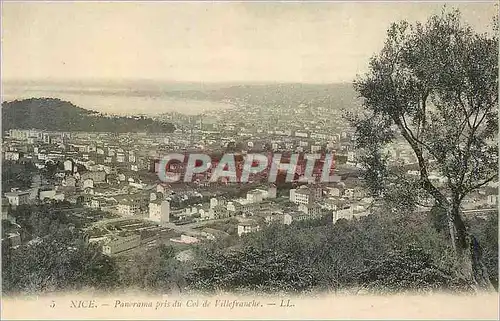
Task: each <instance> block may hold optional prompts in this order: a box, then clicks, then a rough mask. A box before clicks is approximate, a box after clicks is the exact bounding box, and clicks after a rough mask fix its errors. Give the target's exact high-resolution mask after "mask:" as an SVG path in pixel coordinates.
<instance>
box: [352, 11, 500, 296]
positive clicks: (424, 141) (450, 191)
mask: <svg viewBox="0 0 500 321" xmlns="http://www.w3.org/2000/svg"><path fill="white" fill-rule="evenodd" d="M494 29H495V30H494V31H495V32H494V33H491V34H490V33H484V34H478V33H476V32H475V31H474V30H473V29H472V28H471V27H470V26H468V25H467V24H465V23H464V22H463V21H461V17H460V13H459V12H458V11H457V10H455V11H451V12H450V11H447V10H446V9H445V10H443V12H442V13H441V14H438V15H433V16H431V17H430V18H429V19H428V21H427V22H426V23H416V24H409V23H408V22H406V21H402V22H399V23H393V24H392V25H391V26H390V28H389V29H388V32H387V39H386V41H385V45H384V47H383V49H382V50H381V52H380V53H378V54H377V55H375V56H374V57H373V58H372V59H371V60H370V64H369V71H368V72H367V73H366V74H365V75H363V76H360V77H358V79H357V80H356V81H355V82H354V86H355V89H356V90H357V92H358V93H359V96H360V97H361V98H362V100H363V109H362V110H363V111H362V112H361V113H360V114H357V115H352V114H351V115H350V116H349V119H350V121H351V123H352V124H353V125H354V127H355V129H356V137H357V145H358V147H359V148H360V150H361V151H363V153H362V156H361V157H360V162H361V163H362V164H363V165H364V167H365V169H366V171H365V181H366V182H367V185H368V186H369V187H370V189H371V192H372V193H373V195H374V196H378V197H385V198H390V197H392V199H393V200H394V199H396V200H399V201H400V202H401V203H404V205H406V206H417V205H418V204H423V202H425V204H427V205H429V204H433V206H435V207H438V208H440V209H441V212H442V213H444V215H446V221H447V222H448V225H449V234H450V241H451V245H452V246H453V248H454V249H455V252H456V257H457V263H458V264H459V266H460V267H461V271H462V272H463V273H464V275H465V276H466V277H468V278H469V279H470V280H472V281H475V283H476V285H477V286H479V287H483V288H484V287H488V286H489V285H490V283H489V281H488V276H487V273H486V272H485V269H484V267H483V265H482V263H481V254H480V253H481V251H480V248H479V245H478V242H477V240H476V239H475V238H474V236H473V235H471V233H470V232H469V229H468V227H467V223H466V220H465V219H464V216H463V213H462V211H461V205H462V202H463V200H464V198H465V197H467V195H469V194H470V193H471V192H473V191H474V190H477V189H478V188H480V187H482V186H485V185H486V184H488V183H489V182H492V181H494V180H496V179H497V176H498V146H497V131H498V120H497V117H498V115H497V109H498V36H497V33H496V32H497V27H496V26H495V27H494ZM391 144H404V145H406V146H407V148H408V149H409V150H410V151H411V153H412V155H413V156H414V159H415V162H414V163H415V166H416V168H418V175H416V176H409V175H407V174H406V172H405V170H400V168H399V167H398V166H393V165H391V164H392V163H391V162H389V157H388V152H387V147H388V146H390V145H391ZM432 172H437V173H439V174H440V176H442V177H444V178H445V179H444V183H443V184H436V183H435V181H433V180H432V179H431V173H432ZM412 177H413V178H412ZM394 195H396V196H394Z"/></svg>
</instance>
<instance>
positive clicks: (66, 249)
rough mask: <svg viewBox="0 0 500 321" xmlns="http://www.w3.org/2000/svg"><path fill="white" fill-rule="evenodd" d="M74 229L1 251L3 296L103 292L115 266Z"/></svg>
mask: <svg viewBox="0 0 500 321" xmlns="http://www.w3.org/2000/svg"><path fill="white" fill-rule="evenodd" d="M77 234H78V233H77V232H75V230H68V229H66V230H64V229H59V230H57V231H55V233H54V234H52V235H47V236H46V237H43V238H37V239H34V240H32V241H31V242H30V243H28V244H24V245H21V246H20V247H18V248H10V249H8V248H4V249H2V288H3V292H4V293H8V294H15V293H23V294H26V293H39V292H50V291H63V290H70V291H71V290H79V289H82V288H88V287H91V288H95V289H107V288H110V287H112V286H113V285H114V283H115V281H116V276H115V275H116V265H115V264H114V262H113V260H112V259H111V258H109V257H107V256H105V255H103V254H102V252H101V251H100V249H99V248H97V247H96V246H92V245H88V244H86V243H85V242H84V241H83V240H82V239H81V237H80V236H78V235H77Z"/></svg>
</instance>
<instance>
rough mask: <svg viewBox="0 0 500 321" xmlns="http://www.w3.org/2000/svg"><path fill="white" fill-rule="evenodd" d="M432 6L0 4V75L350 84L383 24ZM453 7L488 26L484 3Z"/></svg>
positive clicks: (488, 6) (378, 41) (379, 41)
mask: <svg viewBox="0 0 500 321" xmlns="http://www.w3.org/2000/svg"><path fill="white" fill-rule="evenodd" d="M449 5H450V4H448V6H449ZM442 6H443V3H432V4H429V3H427V4H424V3H397V4H395V3H276V2H275V3H255V2H254V3H242V2H232V3H223V2H216V3H209V2H205V3H200V2H184V3H175V2H135V3H132V2H107V3H94V2H73V3H70V2H67V3H58V2H45V3H40V2H29V3H28V2H25V3H22V2H3V3H2V77H3V78H2V79H4V80H9V79H40V78H48V79H52V80H62V79H124V78H126V79H154V80H173V81H197V82H198V81H202V82H226V81H246V82H248V81H251V82H267V81H272V82H274V81H283V82H313V83H320V82H323V83H324V82H343V81H352V80H353V78H355V76H356V74H357V73H361V72H363V71H365V70H366V67H367V64H368V59H369V58H370V57H371V56H372V55H373V53H374V52H376V51H378V50H380V49H381V47H382V45H383V41H384V39H385V32H386V30H387V28H388V26H389V24H390V23H391V22H392V21H397V20H401V19H407V20H409V21H410V22H414V21H416V20H420V21H425V20H426V18H427V17H428V16H429V15H430V14H432V13H438V12H440V10H441V8H442ZM453 6H454V7H458V8H459V9H460V10H461V11H462V16H463V18H464V20H465V21H466V22H468V23H469V24H471V25H472V26H473V27H474V28H475V29H476V30H477V31H486V30H489V28H490V26H491V21H492V17H493V15H494V13H495V7H494V4H493V3H469V4H463V3H462V4H460V3H455V4H453Z"/></svg>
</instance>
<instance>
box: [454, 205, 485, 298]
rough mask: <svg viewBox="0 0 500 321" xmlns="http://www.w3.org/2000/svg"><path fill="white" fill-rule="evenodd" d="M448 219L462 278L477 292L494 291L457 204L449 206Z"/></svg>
mask: <svg viewBox="0 0 500 321" xmlns="http://www.w3.org/2000/svg"><path fill="white" fill-rule="evenodd" d="M448 219H449V220H450V219H451V222H449V223H451V224H450V236H451V237H452V245H453V247H454V250H455V254H456V255H457V259H458V262H459V264H460V268H461V272H462V274H463V276H464V277H465V278H466V279H467V280H471V281H472V282H473V284H474V287H475V288H476V290H478V291H492V290H494V288H493V285H492V284H491V281H490V278H489V275H488V271H487V269H486V267H485V266H484V264H483V262H482V259H483V258H482V249H481V246H480V244H479V241H478V240H477V239H476V238H475V237H474V236H473V235H471V234H470V233H469V231H468V229H467V226H466V225H465V222H464V220H463V218H462V215H461V213H460V204H459V202H454V203H453V204H451V208H450V210H449V211H448ZM451 225H453V227H451Z"/></svg>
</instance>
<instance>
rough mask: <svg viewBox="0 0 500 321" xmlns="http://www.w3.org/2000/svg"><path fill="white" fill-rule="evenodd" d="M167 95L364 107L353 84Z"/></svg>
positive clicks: (270, 103) (254, 86) (272, 86)
mask: <svg viewBox="0 0 500 321" xmlns="http://www.w3.org/2000/svg"><path fill="white" fill-rule="evenodd" d="M165 94H167V95H170V96H173V97H178V98H188V99H199V100H215V101H232V102H237V101H239V102H245V103H247V104H251V105H267V106H294V107H295V106H298V105H300V104H306V105H309V106H321V107H328V106H330V107H332V108H338V109H347V110H350V109H353V108H358V107H359V106H360V105H361V101H360V100H359V99H358V94H357V93H356V91H355V90H354V88H353V86H352V84H350V83H339V84H300V83H282V84H280V83H277V84H245V85H234V86H227V87H222V88H215V89H210V90H179V91H174V90H170V91H168V92H166V93H165Z"/></svg>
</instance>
